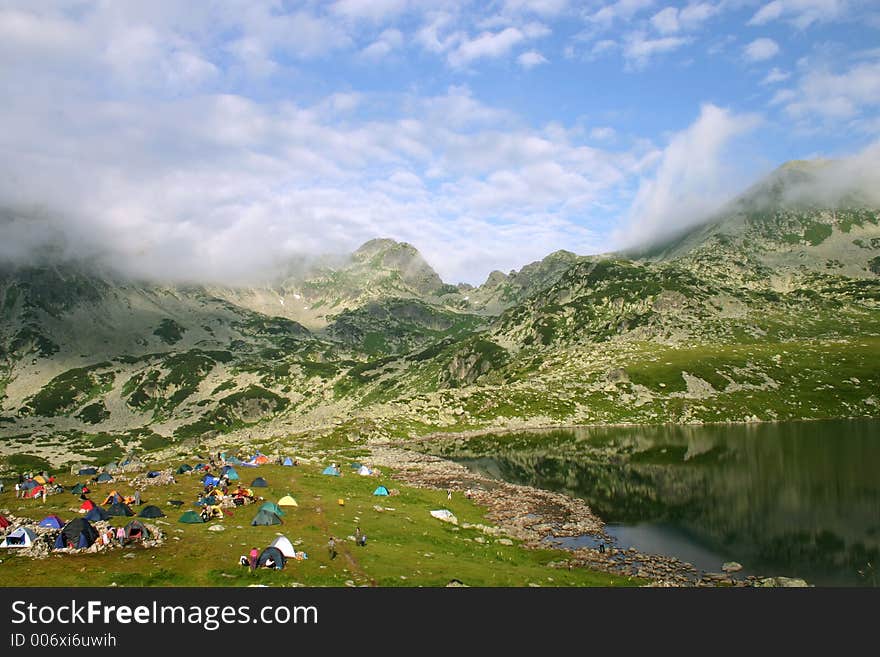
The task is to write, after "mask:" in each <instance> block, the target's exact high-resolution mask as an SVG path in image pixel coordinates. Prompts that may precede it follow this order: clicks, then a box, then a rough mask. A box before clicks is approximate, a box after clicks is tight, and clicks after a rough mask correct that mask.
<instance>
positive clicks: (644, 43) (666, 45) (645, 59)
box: [623, 32, 689, 68]
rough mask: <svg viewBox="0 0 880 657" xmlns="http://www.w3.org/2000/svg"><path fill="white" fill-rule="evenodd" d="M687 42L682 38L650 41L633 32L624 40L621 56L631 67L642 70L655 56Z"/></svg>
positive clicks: (639, 33) (640, 33)
mask: <svg viewBox="0 0 880 657" xmlns="http://www.w3.org/2000/svg"><path fill="white" fill-rule="evenodd" d="M688 41H689V40H688V39H687V38H684V37H662V38H659V39H651V38H649V37H647V36H646V35H645V33H644V32H633V33H631V34H629V35H628V36H627V38H626V42H625V44H624V46H623V56H624V58H626V60H627V63H628V64H630V65H631V66H634V67H636V68H642V67H644V66H646V65H647V64H648V63H649V62H650V61H651V59H652V58H653V57H655V56H656V55H660V54H663V53H668V52H672V51H674V50H678V49H679V48H681V47H682V46H684V45H686V44H687V43H688Z"/></svg>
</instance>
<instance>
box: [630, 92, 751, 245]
mask: <svg viewBox="0 0 880 657" xmlns="http://www.w3.org/2000/svg"><path fill="white" fill-rule="evenodd" d="M759 122H760V119H759V118H758V117H757V116H755V115H752V114H746V115H738V114H733V113H731V112H730V111H729V110H726V109H723V108H720V107H717V106H715V105H711V104H706V105H703V106H702V108H701V110H700V116H699V117H698V118H697V120H696V121H695V122H694V123H693V124H692V125H691V126H689V127H688V128H687V129H685V130H683V131H681V132H679V133H677V134H675V135H674V136H673V137H672V139H670V141H669V144H668V145H667V146H666V148H665V149H664V150H663V153H662V156H661V157H660V158H659V162H658V164H657V167H656V172H655V173H654V175H653V176H652V177H645V178H643V179H642V181H641V183H640V185H639V190H638V193H637V194H636V198H635V201H634V202H633V204H632V207H631V208H630V216H629V221H628V224H627V225H626V226H625V227H624V228H623V229H622V230H620V231H618V232H617V234H616V236H615V237H616V240H617V242H618V244H619V245H620V246H621V247H632V246H635V245H638V244H644V243H646V242H650V241H654V240H657V239H659V238H662V237H664V236H669V235H672V234H675V233H677V232H679V231H681V230H684V229H686V228H689V227H691V226H694V225H696V224H697V223H699V222H700V221H704V220H706V219H708V218H709V216H710V215H711V213H712V212H714V211H715V210H717V209H718V208H719V207H721V205H722V204H723V203H724V202H725V201H726V200H727V199H728V198H729V197H730V196H731V195H732V194H733V193H734V192H735V191H737V190H738V189H739V187H740V185H739V184H738V183H740V182H742V180H741V179H740V177H739V176H737V175H736V170H735V169H734V168H733V167H732V166H731V164H730V163H729V162H728V161H727V160H726V149H727V147H728V145H729V144H730V143H731V142H732V141H733V140H734V139H736V138H737V137H739V136H741V135H743V134H745V133H748V132H749V131H751V130H753V129H754V128H755V127H757V125H758V124H759Z"/></svg>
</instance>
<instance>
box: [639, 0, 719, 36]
mask: <svg viewBox="0 0 880 657" xmlns="http://www.w3.org/2000/svg"><path fill="white" fill-rule="evenodd" d="M718 10H719V9H718V6H716V5H712V4H710V3H708V2H698V3H693V4H689V5H687V6H685V7H683V8H681V9H678V8H677V7H665V8H664V9H661V10H660V11H658V12H657V13H656V14H654V15H653V16H652V17H651V25H652V26H653V27H654V29H655V30H657V31H658V32H660V34H675V33H677V32H679V31H683V30H685V31H687V30H695V29H697V28H699V27H700V26H701V25H702V24H703V23H704V22H705V21H707V20H708V19H710V18H712V16H714V15H715V14H717V13H718Z"/></svg>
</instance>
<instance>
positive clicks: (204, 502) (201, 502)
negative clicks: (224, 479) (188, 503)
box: [196, 495, 218, 506]
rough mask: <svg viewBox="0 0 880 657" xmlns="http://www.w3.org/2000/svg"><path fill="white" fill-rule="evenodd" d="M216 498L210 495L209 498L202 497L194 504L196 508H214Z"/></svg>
mask: <svg viewBox="0 0 880 657" xmlns="http://www.w3.org/2000/svg"><path fill="white" fill-rule="evenodd" d="M217 501H218V500H217V498H216V497H214V496H213V495H211V496H210V497H203V498H202V499H200V500H199V501H198V502H196V506H214V505H215V504H217Z"/></svg>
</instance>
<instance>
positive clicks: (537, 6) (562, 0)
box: [503, 0, 569, 17]
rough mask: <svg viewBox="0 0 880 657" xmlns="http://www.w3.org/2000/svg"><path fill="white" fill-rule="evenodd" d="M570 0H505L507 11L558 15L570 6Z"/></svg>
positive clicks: (505, 9)
mask: <svg viewBox="0 0 880 657" xmlns="http://www.w3.org/2000/svg"><path fill="white" fill-rule="evenodd" d="M568 4H569V3H568V0H504V8H503V11H504V12H505V13H524V14H525V13H530V14H537V15H539V16H548V17H550V16H557V15H559V14H561V13H562V12H563V11H565V10H566V9H567V8H568Z"/></svg>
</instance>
